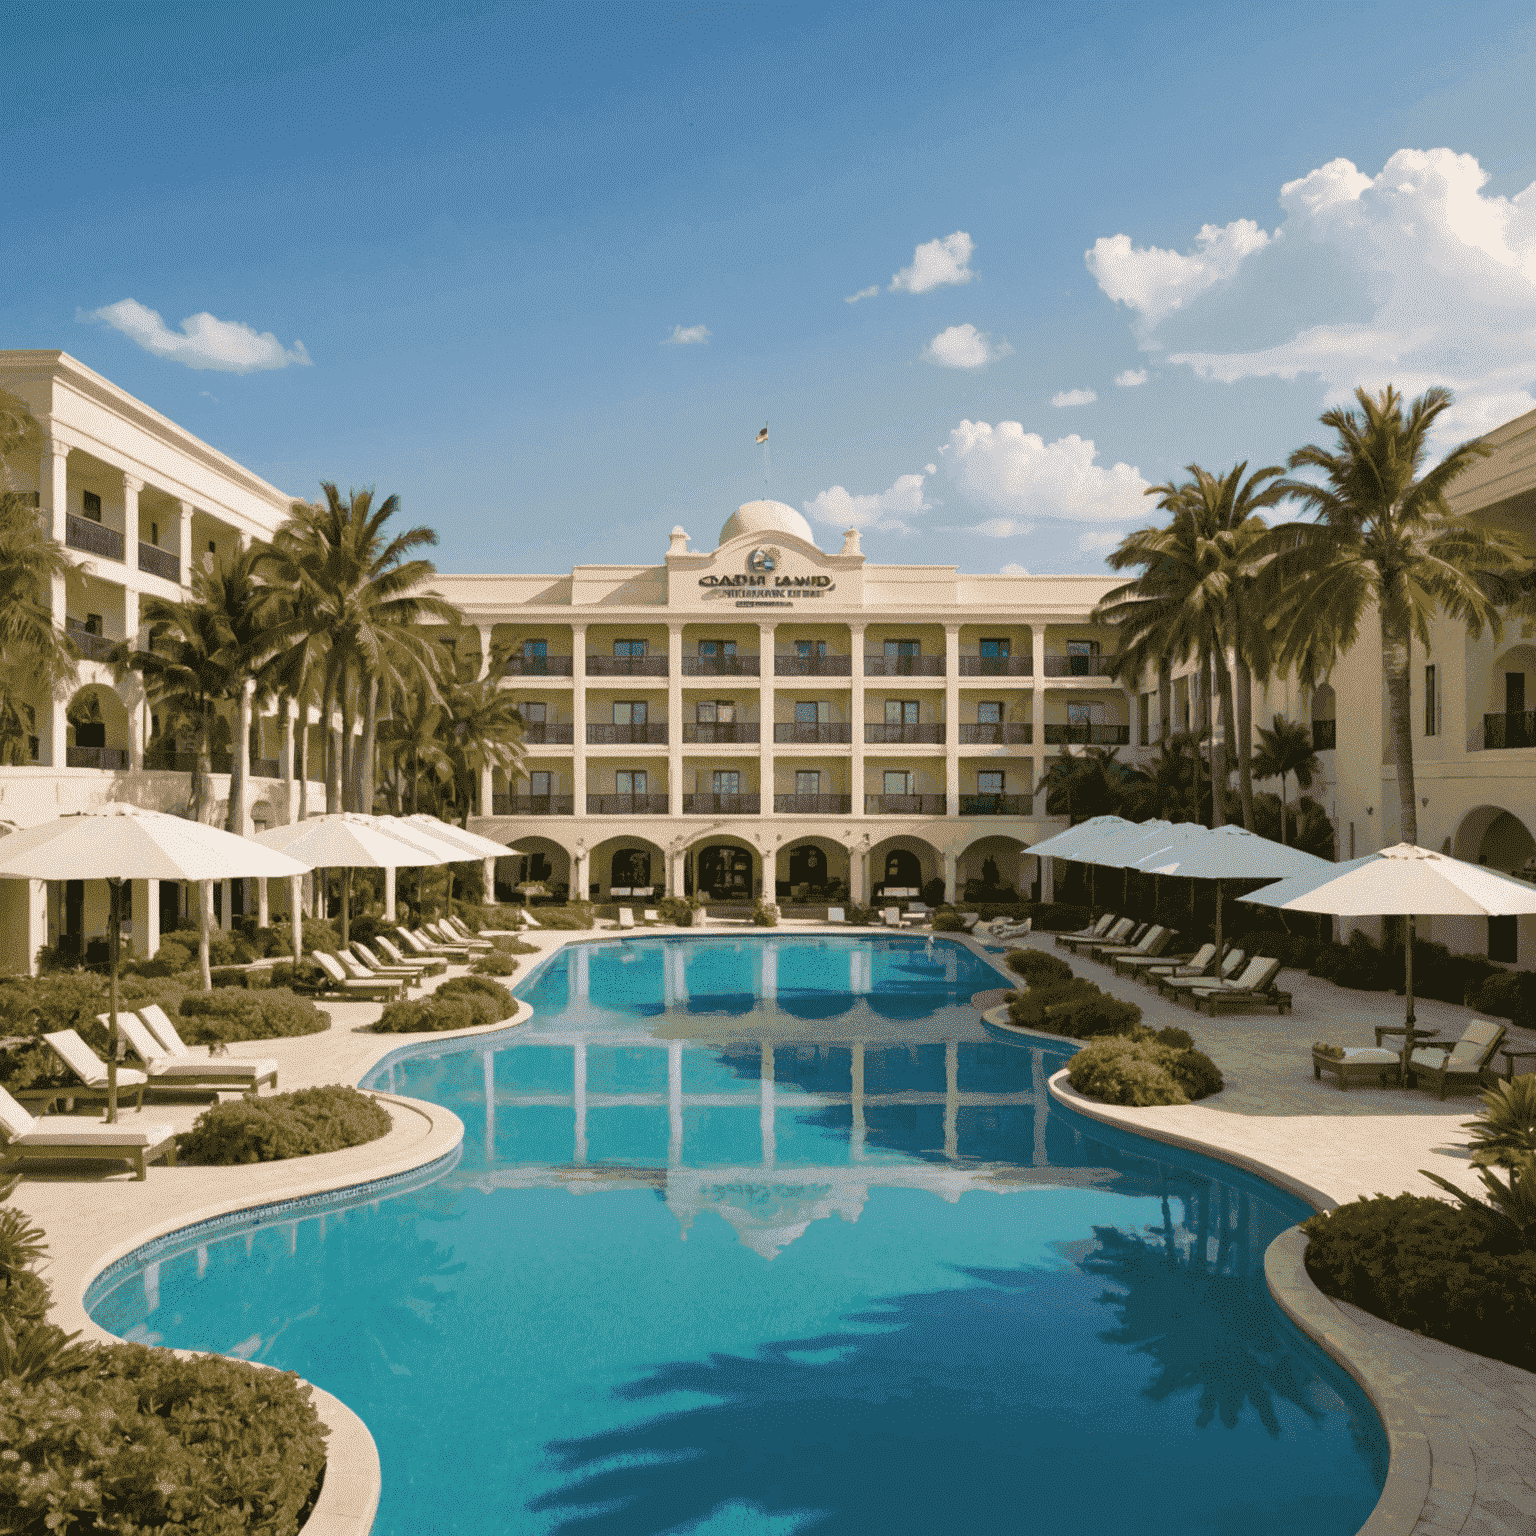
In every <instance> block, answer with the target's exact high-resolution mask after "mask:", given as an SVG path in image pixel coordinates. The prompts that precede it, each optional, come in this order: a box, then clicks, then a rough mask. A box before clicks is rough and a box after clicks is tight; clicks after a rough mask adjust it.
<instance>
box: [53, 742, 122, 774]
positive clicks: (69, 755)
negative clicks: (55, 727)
mask: <svg viewBox="0 0 1536 1536" xmlns="http://www.w3.org/2000/svg"><path fill="white" fill-rule="evenodd" d="M64 766H65V767H66V768H114V769H118V768H126V767H127V766H128V749H127V748H126V747H65V749H64Z"/></svg>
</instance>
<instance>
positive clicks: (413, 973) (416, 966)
mask: <svg viewBox="0 0 1536 1536" xmlns="http://www.w3.org/2000/svg"><path fill="white" fill-rule="evenodd" d="M336 958H337V959H338V960H340V961H342V963H343V964H344V965H346V968H347V974H348V975H349V976H357V975H358V974H359V972H358V971H357V970H356V969H354V965H356V966H361V967H362V971H361V974H362V975H363V976H364V978H366V977H368V976H389V977H400V978H402V979H403V980H404V981H405V982H406V984H407V985H408V986H413V987H415V986H420V984H421V979H422V977H423V976H425V975H426V974H427V967H428V966H429V965H430V964H431V961H429V960H419V961H410V960H401V961H400V962H399V963H398V964H396V963H394V962H393V961H389V960H383V959H380V957H379V956H378V955H376V954H374V952H373V951H372V950H371V949H369V948H368V946H367V945H366V944H364V943H361V942H360V941H357V940H354V941H353V944H352V953H351V955H345V954H343V953H342V952H340V951H338V952H337V955H336ZM349 961H350V962H352V963H350V964H349V963H348V962H349Z"/></svg>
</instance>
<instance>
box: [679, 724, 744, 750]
mask: <svg viewBox="0 0 1536 1536" xmlns="http://www.w3.org/2000/svg"><path fill="white" fill-rule="evenodd" d="M761 730H762V727H761V726H760V725H759V724H758V723H757V721H756V720H716V721H713V722H711V721H708V720H700V721H693V720H685V721H684V722H683V740H684V741H685V742H693V743H696V744H697V745H699V746H721V745H729V744H731V743H733V742H753V743H756V742H757V741H758V740H760V739H761V737H760V733H761Z"/></svg>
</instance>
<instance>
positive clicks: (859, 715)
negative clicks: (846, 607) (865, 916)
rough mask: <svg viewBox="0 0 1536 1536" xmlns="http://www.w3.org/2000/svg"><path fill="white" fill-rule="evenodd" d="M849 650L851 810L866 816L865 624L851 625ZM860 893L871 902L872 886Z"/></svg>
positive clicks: (863, 887) (863, 885) (861, 898)
mask: <svg viewBox="0 0 1536 1536" xmlns="http://www.w3.org/2000/svg"><path fill="white" fill-rule="evenodd" d="M848 649H849V650H850V651H851V652H852V654H853V675H852V677H851V678H850V679H849V694H848V699H849V704H848V716H849V719H850V721H851V722H852V724H851V729H850V730H849V732H848V735H849V738H850V739H851V740H852V742H853V767H852V768H851V770H850V774H851V781H850V783H849V786H848V787H849V789H850V790H851V792H852V796H853V798H852V799H851V800H850V801H849V808H850V810H851V811H852V813H853V815H855V816H862V815H863V814H864V626H863V625H862V624H850V625H849V626H848ZM850 883H851V882H850ZM860 890H861V894H860V896H859V897H858V898H857V899H858V902H859V905H860V906H863V905H864V904H865V903H866V902H867V901H868V900H869V883H868V882H867V881H863V882H862V883H861V886H860Z"/></svg>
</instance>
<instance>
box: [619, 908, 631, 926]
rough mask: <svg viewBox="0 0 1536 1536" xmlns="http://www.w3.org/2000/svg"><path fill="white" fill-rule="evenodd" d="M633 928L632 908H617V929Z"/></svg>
mask: <svg viewBox="0 0 1536 1536" xmlns="http://www.w3.org/2000/svg"><path fill="white" fill-rule="evenodd" d="M634 926H635V909H634V908H633V907H620V908H619V927H620V928H633V927H634Z"/></svg>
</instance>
